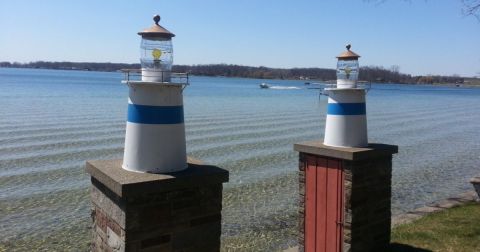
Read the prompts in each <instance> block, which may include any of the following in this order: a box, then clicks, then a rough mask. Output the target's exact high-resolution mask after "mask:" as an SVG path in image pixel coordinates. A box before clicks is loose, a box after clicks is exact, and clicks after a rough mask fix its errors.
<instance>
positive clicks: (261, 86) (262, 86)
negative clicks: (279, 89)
mask: <svg viewBox="0 0 480 252" xmlns="http://www.w3.org/2000/svg"><path fill="white" fill-rule="evenodd" d="M260 88H270V85H268V84H267V83H265V82H263V83H262V84H260Z"/></svg>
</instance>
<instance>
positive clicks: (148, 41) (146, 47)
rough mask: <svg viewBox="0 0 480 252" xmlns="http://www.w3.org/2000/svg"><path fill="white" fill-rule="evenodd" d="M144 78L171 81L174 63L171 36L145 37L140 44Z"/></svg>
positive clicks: (146, 79)
mask: <svg viewBox="0 0 480 252" xmlns="http://www.w3.org/2000/svg"><path fill="white" fill-rule="evenodd" d="M140 63H141V66H142V80H145V81H160V82H169V81H170V72H171V71H172V64H173V46H172V40H171V39H170V38H162V37H143V38H142V41H141V44H140Z"/></svg>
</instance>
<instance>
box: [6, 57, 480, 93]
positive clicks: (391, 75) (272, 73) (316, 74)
mask: <svg viewBox="0 0 480 252" xmlns="http://www.w3.org/2000/svg"><path fill="white" fill-rule="evenodd" d="M2 67H3V68H27V69H45V70H68V71H94V72H118V71H120V70H121V69H139V68H140V64H138V63H136V64H127V63H110V62H107V63H96V62H45V61H37V62H30V63H17V62H13V63H10V62H0V68H2ZM172 71H174V72H187V73H189V74H191V75H195V76H209V77H238V78H252V79H264V80H299V81H304V82H305V84H309V83H312V82H334V80H335V79H336V70H335V69H326V68H291V69H280V68H268V67H250V66H240V65H227V64H211V65H174V66H173V67H172ZM359 79H360V81H366V82H370V83H379V84H384V83H385V84H388V83H394V84H412V85H415V84H420V85H435V86H448V87H480V78H468V77H460V76H411V75H408V74H403V73H400V72H398V71H393V70H388V69H385V68H383V67H363V68H361V70H360V76H359Z"/></svg>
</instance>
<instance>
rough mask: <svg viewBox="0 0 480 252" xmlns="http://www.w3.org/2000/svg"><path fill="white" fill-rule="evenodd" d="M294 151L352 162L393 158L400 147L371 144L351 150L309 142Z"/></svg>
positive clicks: (294, 147)
mask: <svg viewBox="0 0 480 252" xmlns="http://www.w3.org/2000/svg"><path fill="white" fill-rule="evenodd" d="M293 149H294V150H296V151H298V152H303V153H308V154H313V155H317V156H325V157H332V158H338V159H343V160H351V161H356V160H364V159H372V158H377V157H382V156H391V155H392V154H395V153H398V146H396V145H389V144H379V143H369V144H368V146H367V147H364V148H350V147H332V146H327V145H324V144H323V142H321V141H308V142H302V143H296V144H294V145H293Z"/></svg>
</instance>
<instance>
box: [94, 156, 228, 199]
mask: <svg viewBox="0 0 480 252" xmlns="http://www.w3.org/2000/svg"><path fill="white" fill-rule="evenodd" d="M187 163H188V168H187V169H185V170H183V171H179V172H172V173H165V174H154V173H141V172H132V171H127V170H125V169H122V159H114V160H95V161H87V164H86V171H87V173H89V174H90V175H91V176H92V179H96V180H98V181H99V182H100V183H102V184H103V185H105V186H106V187H107V188H108V189H110V190H111V191H112V192H114V193H115V194H117V195H118V196H119V197H127V196H135V195H139V194H144V193H156V192H165V191H171V190H175V189H177V188H184V187H192V186H196V185H198V186H202V185H208V184H218V183H224V182H228V176H229V173H228V171H227V170H224V169H221V168H219V167H216V166H213V165H205V164H202V162H201V161H199V160H195V159H193V158H188V160H187Z"/></svg>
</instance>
